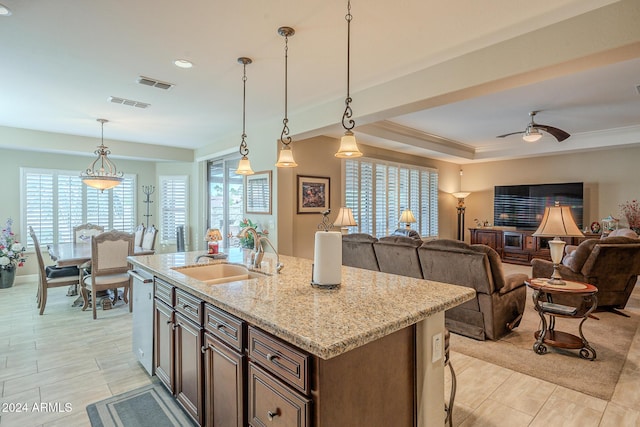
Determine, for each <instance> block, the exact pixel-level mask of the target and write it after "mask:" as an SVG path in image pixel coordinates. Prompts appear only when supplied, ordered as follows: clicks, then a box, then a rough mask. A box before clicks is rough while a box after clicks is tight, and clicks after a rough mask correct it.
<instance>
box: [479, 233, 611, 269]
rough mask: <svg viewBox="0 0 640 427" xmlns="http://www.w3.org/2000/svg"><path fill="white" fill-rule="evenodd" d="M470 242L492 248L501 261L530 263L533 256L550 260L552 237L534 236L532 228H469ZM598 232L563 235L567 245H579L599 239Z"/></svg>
mask: <svg viewBox="0 0 640 427" xmlns="http://www.w3.org/2000/svg"><path fill="white" fill-rule="evenodd" d="M469 231H470V232H471V244H472V245H473V244H483V245H487V246H489V247H491V248H493V249H494V250H495V251H496V252H498V255H500V258H502V261H504V262H509V263H512V264H524V265H530V264H531V260H532V259H533V258H542V259H546V260H549V261H551V255H550V252H549V243H548V242H549V240H553V238H552V237H535V236H533V235H532V234H533V233H534V230H503V229H499V228H470V229H469ZM599 238H600V234H593V233H584V237H564V238H562V240H564V241H565V242H567V245H579V244H580V243H581V242H582V241H583V240H586V239H599Z"/></svg>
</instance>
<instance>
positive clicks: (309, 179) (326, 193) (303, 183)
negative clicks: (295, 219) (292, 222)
mask: <svg viewBox="0 0 640 427" xmlns="http://www.w3.org/2000/svg"><path fill="white" fill-rule="evenodd" d="M330 187H331V186H330V178H328V177H321V176H302V175H298V213H299V214H304V213H319V212H322V211H325V210H327V209H329V207H330V205H329V198H330V195H331V193H330V191H331V188H330Z"/></svg>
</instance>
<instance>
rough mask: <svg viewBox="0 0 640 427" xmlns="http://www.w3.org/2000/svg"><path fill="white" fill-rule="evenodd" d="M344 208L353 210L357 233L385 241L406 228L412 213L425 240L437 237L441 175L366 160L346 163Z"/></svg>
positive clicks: (396, 164) (418, 168)
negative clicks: (407, 213)
mask: <svg viewBox="0 0 640 427" xmlns="http://www.w3.org/2000/svg"><path fill="white" fill-rule="evenodd" d="M343 170H344V195H345V201H344V202H345V206H346V207H349V208H351V209H352V210H353V215H354V217H355V219H356V222H357V223H358V232H360V233H368V234H372V235H374V236H376V237H382V236H386V235H388V234H390V233H391V232H392V231H393V230H395V229H396V228H398V227H401V228H402V227H404V224H398V219H399V218H400V214H401V213H402V211H403V210H405V209H411V211H412V212H413V214H414V216H415V217H416V221H417V224H412V227H411V228H413V229H415V230H418V232H419V233H420V235H421V236H422V237H431V236H437V235H438V172H437V171H436V170H434V169H429V168H421V167H418V166H409V165H404V164H398V163H393V162H384V161H379V160H372V159H366V158H360V159H348V160H345V161H344V162H343Z"/></svg>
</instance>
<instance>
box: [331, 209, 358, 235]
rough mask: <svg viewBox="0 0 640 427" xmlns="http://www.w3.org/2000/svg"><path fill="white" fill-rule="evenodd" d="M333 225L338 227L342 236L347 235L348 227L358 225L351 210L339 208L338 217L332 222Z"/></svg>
mask: <svg viewBox="0 0 640 427" xmlns="http://www.w3.org/2000/svg"><path fill="white" fill-rule="evenodd" d="M333 225H335V226H336V227H340V231H342V234H349V227H353V226H356V225H358V224H357V223H356V220H355V218H353V210H351V208H340V210H339V211H338V216H337V217H336V219H335V220H334V221H333Z"/></svg>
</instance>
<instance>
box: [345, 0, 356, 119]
mask: <svg viewBox="0 0 640 427" xmlns="http://www.w3.org/2000/svg"><path fill="white" fill-rule="evenodd" d="M344 19H345V20H346V21H347V97H346V99H345V100H344V103H345V105H346V107H345V109H344V113H343V114H342V127H343V128H345V130H348V131H350V130H352V129H353V128H354V127H355V125H356V122H355V121H354V120H353V119H352V118H351V117H352V116H353V110H352V109H351V101H352V99H351V87H350V76H351V20H352V19H353V15H351V1H348V2H347V14H346V15H345V17H344Z"/></svg>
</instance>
